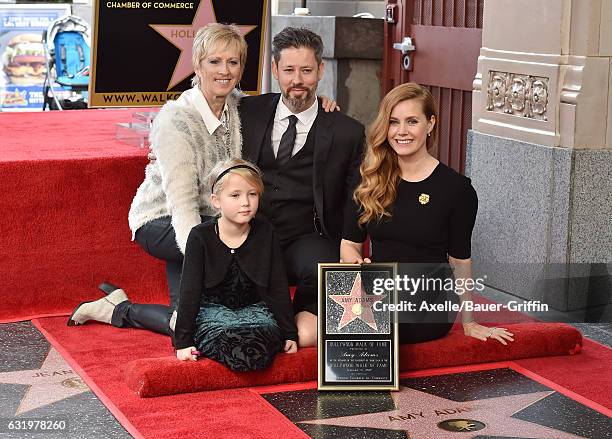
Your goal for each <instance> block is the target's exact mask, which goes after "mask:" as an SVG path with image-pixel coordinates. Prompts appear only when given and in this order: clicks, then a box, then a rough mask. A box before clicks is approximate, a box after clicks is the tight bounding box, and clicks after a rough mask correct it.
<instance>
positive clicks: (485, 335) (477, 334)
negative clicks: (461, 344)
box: [463, 321, 514, 346]
mask: <svg viewBox="0 0 612 439" xmlns="http://www.w3.org/2000/svg"><path fill="white" fill-rule="evenodd" d="M463 333H464V334H465V335H467V336H468V337H474V338H477V339H478V340H482V341H487V339H489V338H493V339H495V340H497V341H498V342H500V343H501V344H503V345H504V346H506V345H507V344H508V343H506V340H508V341H514V339H513V338H512V336H513V335H514V334H513V333H511V332H508V330H507V329H506V328H488V327H486V326H482V325H480V324H478V323H476V322H474V321H472V322H469V323H464V324H463Z"/></svg>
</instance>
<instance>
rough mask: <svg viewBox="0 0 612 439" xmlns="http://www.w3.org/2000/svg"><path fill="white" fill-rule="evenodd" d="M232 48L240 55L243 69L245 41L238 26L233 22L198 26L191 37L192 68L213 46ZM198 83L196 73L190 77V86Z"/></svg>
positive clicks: (245, 51) (245, 54)
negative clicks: (193, 36)
mask: <svg viewBox="0 0 612 439" xmlns="http://www.w3.org/2000/svg"><path fill="white" fill-rule="evenodd" d="M217 45H218V46H219V47H221V48H234V49H236V50H237V51H238V54H239V55H240V68H241V70H242V71H244V66H245V65H246V58H247V43H246V40H245V39H244V36H243V35H242V33H241V32H240V29H238V27H236V26H234V25H233V24H221V23H211V24H207V25H206V26H204V27H202V28H200V29H199V30H198V32H197V33H196V36H195V38H194V39H193V47H192V50H191V61H192V62H193V68H194V70H197V69H198V68H199V67H200V62H201V61H202V60H203V59H204V58H206V56H207V55H208V54H209V53H210V51H211V50H212V48H213V47H215V46H217ZM198 85H200V79H199V78H198V75H194V77H193V78H192V79H191V86H192V87H195V86H198Z"/></svg>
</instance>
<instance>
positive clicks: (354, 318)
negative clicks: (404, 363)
mask: <svg viewBox="0 0 612 439" xmlns="http://www.w3.org/2000/svg"><path fill="white" fill-rule="evenodd" d="M396 273H397V266H396V264H363V265H359V264H319V319H318V322H319V323H318V325H319V327H318V364H319V373H318V389H319V390H399V367H398V359H399V357H398V349H399V338H398V326H397V315H396V312H395V311H392V309H393V307H389V305H393V304H395V303H397V291H396V290H395V288H392V289H388V288H383V285H385V280H387V279H389V280H391V281H392V280H394V279H395V276H396ZM389 283H390V282H388V283H387V284H386V285H385V286H388V285H389Z"/></svg>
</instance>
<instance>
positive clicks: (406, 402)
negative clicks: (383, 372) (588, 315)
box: [301, 387, 582, 439]
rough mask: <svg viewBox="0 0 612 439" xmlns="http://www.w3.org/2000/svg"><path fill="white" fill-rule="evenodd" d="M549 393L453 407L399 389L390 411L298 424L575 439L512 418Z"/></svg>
mask: <svg viewBox="0 0 612 439" xmlns="http://www.w3.org/2000/svg"><path fill="white" fill-rule="evenodd" d="M553 393H555V392H552V391H545V392H534V393H524V394H519V395H510V396H500V397H497V398H486V399H477V400H474V401H461V402H459V401H453V400H451V399H446V398H441V397H439V396H435V395H432V394H429V393H426V392H421V391H419V390H416V389H411V388H408V387H402V388H401V389H400V392H397V393H395V392H394V393H392V394H391V397H392V398H393V401H394V403H395V407H396V409H395V410H392V411H387V412H377V413H365V414H360V415H354V416H344V417H340V418H329V419H317V420H312V421H303V422H301V423H304V424H316V425H336V426H341V427H354V428H379V429H384V430H404V431H405V432H406V435H407V436H408V437H410V438H421V437H422V438H436V439H472V438H475V437H477V436H487V437H488V436H502V437H513V438H536V437H537V438H540V439H580V438H582V436H576V435H574V434H571V433H566V432H564V431H561V430H556V429H554V428H549V427H546V426H544V425H539V424H536V423H534V422H529V421H523V420H521V419H517V418H513V417H512V415H514V414H515V413H517V412H520V411H521V410H523V409H525V408H526V407H528V406H530V405H532V404H535V403H536V402H538V401H540V400H542V399H544V398H546V397H547V396H549V395H551V394H553Z"/></svg>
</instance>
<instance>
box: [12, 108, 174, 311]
mask: <svg viewBox="0 0 612 439" xmlns="http://www.w3.org/2000/svg"><path fill="white" fill-rule="evenodd" d="M133 112H134V110H87V111H66V112H61V113H60V112H49V113H13V114H3V115H2V117H1V118H0V131H1V132H2V142H1V143H0V175H1V176H2V185H1V187H2V190H1V191H0V199H1V201H0V205H2V206H3V207H4V214H3V215H2V217H1V218H0V230H2V235H3V236H2V240H0V279H2V286H3V289H4V293H5V294H3V301H2V307H1V310H0V322H8V321H18V320H27V319H30V318H32V317H35V316H45V315H60V314H66V313H68V312H70V311H71V310H72V309H73V307H74V306H75V305H76V304H77V303H79V302H81V301H84V300H91V299H93V298H97V297H99V294H98V293H97V292H96V290H95V288H96V286H97V284H98V283H100V282H101V281H102V280H106V279H108V280H111V281H113V282H115V283H117V284H118V285H121V286H122V287H124V288H125V289H126V291H128V293H129V294H130V296H131V297H132V296H133V297H134V298H135V299H137V300H140V301H145V302H158V301H161V300H163V298H165V297H166V296H167V293H166V292H165V280H164V270H163V266H162V264H161V263H159V262H158V261H156V260H154V259H153V258H151V257H149V256H147V255H146V254H145V253H144V251H142V250H140V248H139V247H138V246H137V245H136V244H135V243H133V242H131V241H130V238H131V233H130V231H129V229H128V223H127V213H128V209H129V206H130V203H131V200H132V197H133V196H134V194H135V193H136V188H137V187H138V185H139V184H140V182H141V181H142V179H143V177H144V166H145V164H146V162H147V159H146V153H147V151H145V150H142V149H139V148H136V147H133V146H130V145H127V144H123V143H120V142H117V141H115V123H117V122H126V121H129V120H130V119H131V114H132V113H133Z"/></svg>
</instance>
